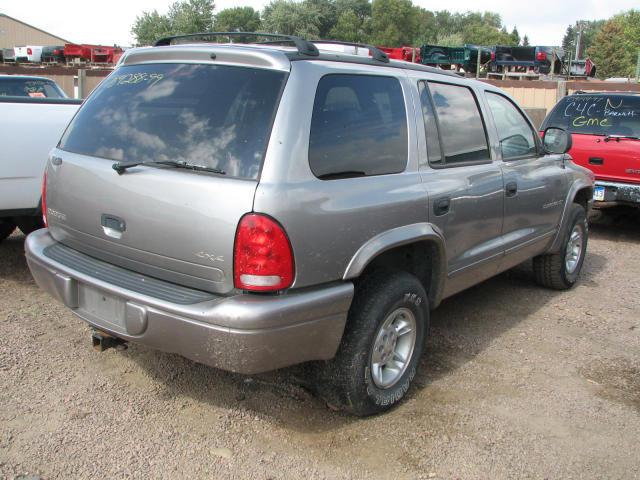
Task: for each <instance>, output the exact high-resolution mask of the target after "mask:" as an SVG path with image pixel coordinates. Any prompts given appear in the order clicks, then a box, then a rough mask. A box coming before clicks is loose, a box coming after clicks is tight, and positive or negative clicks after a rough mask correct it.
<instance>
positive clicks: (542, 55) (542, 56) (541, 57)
mask: <svg viewBox="0 0 640 480" xmlns="http://www.w3.org/2000/svg"><path fill="white" fill-rule="evenodd" d="M546 59H547V54H546V53H545V52H538V53H536V60H538V61H539V62H544V61H545V60H546Z"/></svg>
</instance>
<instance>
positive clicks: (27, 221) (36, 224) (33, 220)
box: [17, 217, 44, 235]
mask: <svg viewBox="0 0 640 480" xmlns="http://www.w3.org/2000/svg"><path fill="white" fill-rule="evenodd" d="M17 224H18V228H19V229H20V231H21V232H22V233H24V234H25V235H29V234H30V233H31V232H35V231H36V230H39V229H41V228H43V227H44V224H43V223H42V219H41V218H40V217H22V218H19V219H18V220H17Z"/></svg>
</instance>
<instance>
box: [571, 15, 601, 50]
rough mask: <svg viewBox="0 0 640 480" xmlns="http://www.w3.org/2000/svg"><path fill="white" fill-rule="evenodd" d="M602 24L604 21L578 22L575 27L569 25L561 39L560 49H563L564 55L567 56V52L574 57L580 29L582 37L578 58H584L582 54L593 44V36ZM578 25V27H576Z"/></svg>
mask: <svg viewBox="0 0 640 480" xmlns="http://www.w3.org/2000/svg"><path fill="white" fill-rule="evenodd" d="M604 23H605V20H593V21H587V20H580V21H579V22H577V23H576V25H575V26H573V25H569V26H568V27H567V30H566V32H565V34H564V37H563V39H562V48H563V49H564V51H565V53H567V54H569V52H572V53H573V56H575V53H576V38H577V35H578V29H579V28H582V36H581V38H580V52H579V55H578V57H579V58H584V52H586V51H587V50H588V49H589V47H590V46H591V45H592V44H593V40H594V38H595V36H596V35H597V34H598V32H599V31H600V29H601V28H602V26H603V25H604ZM578 24H579V25H580V26H578Z"/></svg>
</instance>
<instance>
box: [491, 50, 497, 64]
mask: <svg viewBox="0 0 640 480" xmlns="http://www.w3.org/2000/svg"><path fill="white" fill-rule="evenodd" d="M491 61H492V62H495V61H496V52H491Z"/></svg>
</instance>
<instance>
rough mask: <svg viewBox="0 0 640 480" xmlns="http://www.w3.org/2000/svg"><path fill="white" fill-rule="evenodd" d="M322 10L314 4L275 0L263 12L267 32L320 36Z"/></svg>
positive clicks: (314, 37)
mask: <svg viewBox="0 0 640 480" xmlns="http://www.w3.org/2000/svg"><path fill="white" fill-rule="evenodd" d="M320 28H321V20H320V11H319V10H317V8H316V7H315V6H314V5H311V4H307V3H301V2H295V1H293V0H273V1H272V2H271V3H270V4H269V5H267V6H266V7H264V10H263V12H262V29H263V30H264V31H266V32H274V33H282V34H284V35H298V36H301V37H305V38H309V39H318V38H320Z"/></svg>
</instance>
